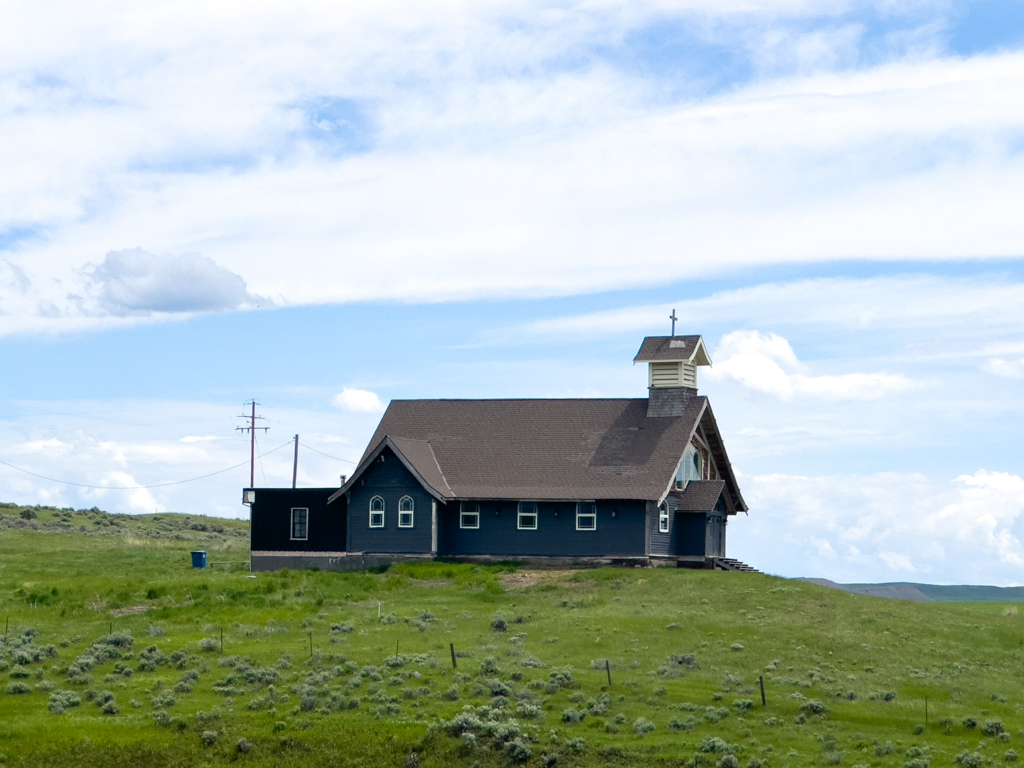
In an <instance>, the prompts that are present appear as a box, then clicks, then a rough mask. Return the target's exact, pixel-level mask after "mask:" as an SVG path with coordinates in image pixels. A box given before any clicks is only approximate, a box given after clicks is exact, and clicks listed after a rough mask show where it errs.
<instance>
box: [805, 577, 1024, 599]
mask: <svg viewBox="0 0 1024 768" xmlns="http://www.w3.org/2000/svg"><path fill="white" fill-rule="evenodd" d="M799 581H806V582H809V583H810V584H817V585H818V586H821V587H829V588H831V589H840V590H842V591H843V592H856V593H857V594H861V595H871V596H873V597H889V598H892V599H894V600H913V601H914V602H918V603H1024V587H987V586H976V585H970V584H959V585H944V584H913V583H911V582H906V581H894V582H891V583H888V584H837V583H836V582H834V581H830V580H829V579H799Z"/></svg>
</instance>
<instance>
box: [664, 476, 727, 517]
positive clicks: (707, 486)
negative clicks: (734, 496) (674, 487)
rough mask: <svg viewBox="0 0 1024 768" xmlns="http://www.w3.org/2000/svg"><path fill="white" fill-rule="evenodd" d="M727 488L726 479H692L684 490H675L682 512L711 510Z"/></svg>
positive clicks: (678, 507) (678, 508)
mask: <svg viewBox="0 0 1024 768" xmlns="http://www.w3.org/2000/svg"><path fill="white" fill-rule="evenodd" d="M724 489H725V481H724V480H691V481H690V482H688V483H687V484H686V488H684V489H683V490H682V491H673V493H672V495H673V496H675V497H676V500H677V506H676V509H677V510H679V511H680V512H710V511H712V510H713V509H714V508H715V504H717V503H718V499H719V498H721V496H722V491H723V490H724Z"/></svg>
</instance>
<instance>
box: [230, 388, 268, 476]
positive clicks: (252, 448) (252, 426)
mask: <svg viewBox="0 0 1024 768" xmlns="http://www.w3.org/2000/svg"><path fill="white" fill-rule="evenodd" d="M245 405H251V406H252V414H248V413H243V414H242V415H241V416H240V417H239V418H242V419H248V420H249V426H248V427H235V429H236V430H237V431H238V432H248V433H249V487H250V488H253V487H255V485H256V430H257V429H262V430H263V432H264V433H266V431H267V430H268V429H270V427H257V426H256V419H262V418H263V417H262V416H257V415H256V406H257V405H259V403H257V402H256V399H255V398H253V399H252V400H250V401H249V402H247V403H245Z"/></svg>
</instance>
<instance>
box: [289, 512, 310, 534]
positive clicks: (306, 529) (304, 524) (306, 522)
mask: <svg viewBox="0 0 1024 768" xmlns="http://www.w3.org/2000/svg"><path fill="white" fill-rule="evenodd" d="M296 512H305V513H306V515H305V519H304V520H303V521H302V527H303V531H304V533H305V534H306V535H305V536H296V535H295V513H296ZM290 520H291V531H290V533H291V538H290V541H309V507H292V513H291V517H290Z"/></svg>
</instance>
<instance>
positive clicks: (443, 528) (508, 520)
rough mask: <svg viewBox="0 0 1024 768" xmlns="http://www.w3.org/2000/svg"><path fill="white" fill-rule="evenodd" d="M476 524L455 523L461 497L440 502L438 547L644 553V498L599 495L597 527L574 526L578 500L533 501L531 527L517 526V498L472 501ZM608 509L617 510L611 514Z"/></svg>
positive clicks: (547, 553) (511, 552) (499, 552)
mask: <svg viewBox="0 0 1024 768" xmlns="http://www.w3.org/2000/svg"><path fill="white" fill-rule="evenodd" d="M475 503H478V504H479V505H480V527H479V528H478V529H467V528H460V527H459V512H460V504H459V502H457V501H456V502H451V503H449V504H447V505H441V504H438V509H437V523H438V553H439V554H442V555H496V556H498V557H519V556H524V557H526V556H535V557H643V556H644V554H645V551H644V550H645V541H644V531H645V524H646V520H645V518H646V514H647V509H646V506H647V505H646V503H645V502H643V501H635V500H633V501H598V502H597V530H596V531H577V530H576V503H575V502H571V501H567V502H547V501H542V502H540V503H538V504H537V513H538V518H539V519H538V524H537V530H535V531H521V530H519V529H518V502H516V501H494V500H480V501H476V502H475ZM612 512H614V513H615V516H614V517H612Z"/></svg>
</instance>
